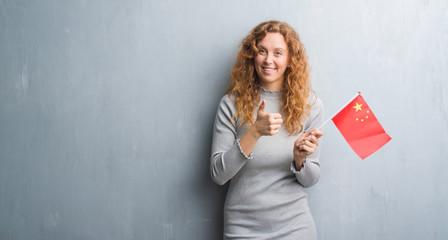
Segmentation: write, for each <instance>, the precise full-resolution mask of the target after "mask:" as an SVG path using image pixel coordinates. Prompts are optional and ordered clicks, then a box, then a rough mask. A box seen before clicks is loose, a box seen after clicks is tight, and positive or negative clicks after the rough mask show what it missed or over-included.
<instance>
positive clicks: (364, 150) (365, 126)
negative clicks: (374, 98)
mask: <svg viewBox="0 0 448 240" xmlns="http://www.w3.org/2000/svg"><path fill="white" fill-rule="evenodd" d="M331 120H333V122H334V124H335V125H336V127H337V128H338V129H339V131H340V132H341V134H342V135H343V136H344V138H345V140H346V141H347V142H348V144H349V145H350V147H352V149H353V151H355V152H356V154H358V156H359V157H361V159H365V158H366V157H368V156H369V155H370V154H372V153H374V152H376V151H377V150H378V149H380V148H381V147H382V146H384V144H386V143H387V142H389V141H390V139H391V138H390V137H389V135H387V133H386V132H385V131H384V129H383V127H382V126H381V124H380V123H379V122H378V120H377V119H376V117H375V115H373V112H372V110H371V109H370V108H369V106H368V105H367V103H366V102H365V101H364V98H363V97H362V96H361V95H358V96H357V97H356V98H355V99H353V101H351V102H350V103H349V104H348V105H347V106H345V107H344V108H343V109H342V110H341V111H340V112H339V113H337V114H336V115H335V116H334V117H333V118H332V119H331Z"/></svg>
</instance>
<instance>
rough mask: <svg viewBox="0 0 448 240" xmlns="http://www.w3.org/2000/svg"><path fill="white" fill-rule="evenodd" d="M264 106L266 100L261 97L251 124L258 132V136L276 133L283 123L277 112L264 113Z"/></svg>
mask: <svg viewBox="0 0 448 240" xmlns="http://www.w3.org/2000/svg"><path fill="white" fill-rule="evenodd" d="M265 107H266V100H264V99H263V101H262V102H261V104H260V107H259V108H258V112H257V119H256V120H255V123H254V125H253V127H254V128H255V131H256V132H257V133H258V137H261V136H272V135H275V134H277V133H278V132H279V129H280V127H281V126H282V123H283V119H282V115H280V114H279V113H265V112H264V108H265Z"/></svg>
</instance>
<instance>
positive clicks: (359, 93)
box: [317, 91, 361, 130]
mask: <svg viewBox="0 0 448 240" xmlns="http://www.w3.org/2000/svg"><path fill="white" fill-rule="evenodd" d="M358 95H361V91H358V94H356V95H355V96H354V97H353V98H352V99H350V101H348V102H347V103H346V104H345V105H344V106H343V107H341V109H339V110H338V111H337V112H336V113H335V114H333V116H331V117H330V118H329V119H327V120H326V121H325V122H323V123H322V124H321V125H320V126H319V127H318V128H317V130H320V129H321V128H322V127H323V126H324V125H325V124H326V123H327V122H328V121H330V120H331V119H333V118H334V116H336V114H338V113H339V112H340V111H342V109H344V108H345V107H346V106H347V105H349V104H350V103H351V102H352V101H353V100H354V99H355V98H356V97H357V96H358Z"/></svg>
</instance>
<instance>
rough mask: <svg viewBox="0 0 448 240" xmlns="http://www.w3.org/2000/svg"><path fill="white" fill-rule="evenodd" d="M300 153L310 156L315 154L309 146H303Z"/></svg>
mask: <svg viewBox="0 0 448 240" xmlns="http://www.w3.org/2000/svg"><path fill="white" fill-rule="evenodd" d="M300 151H303V152H306V153H307V154H308V155H309V154H311V153H313V152H314V148H312V147H309V146H302V148H301V149H300Z"/></svg>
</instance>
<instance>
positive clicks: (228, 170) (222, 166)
mask: <svg viewBox="0 0 448 240" xmlns="http://www.w3.org/2000/svg"><path fill="white" fill-rule="evenodd" d="M235 113H236V108H235V106H234V103H233V101H232V100H231V99H230V98H229V97H228V95H225V96H224V97H223V98H222V99H221V102H220V103H219V107H218V111H217V113H216V118H215V124H214V128H213V141H212V155H211V158H210V175H211V177H212V179H213V181H214V182H215V183H217V184H219V185H224V184H225V183H226V182H227V181H229V180H230V179H231V178H232V177H233V176H235V175H236V174H237V173H238V172H239V170H240V169H241V168H242V167H243V166H244V164H245V163H246V161H247V160H248V159H251V158H252V154H251V155H249V156H246V155H245V154H244V153H243V151H242V149H241V147H240V145H239V139H237V138H236V136H237V126H238V125H237V122H236V121H235V119H232V116H233V115H234V114H235Z"/></svg>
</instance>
